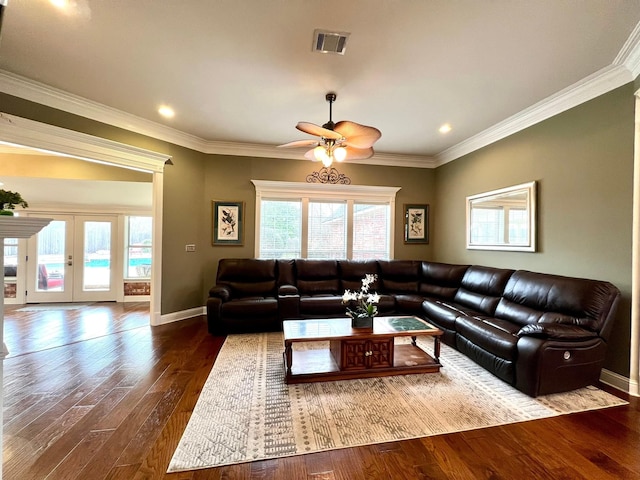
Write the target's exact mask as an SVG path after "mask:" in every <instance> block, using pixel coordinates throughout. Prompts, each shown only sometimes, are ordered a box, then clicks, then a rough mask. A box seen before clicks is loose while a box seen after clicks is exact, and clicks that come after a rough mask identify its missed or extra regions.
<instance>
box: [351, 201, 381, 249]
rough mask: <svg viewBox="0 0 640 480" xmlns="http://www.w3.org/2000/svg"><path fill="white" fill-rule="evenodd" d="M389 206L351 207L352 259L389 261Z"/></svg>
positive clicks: (361, 205)
mask: <svg viewBox="0 0 640 480" xmlns="http://www.w3.org/2000/svg"><path fill="white" fill-rule="evenodd" d="M389 211H390V209H389V205H388V204H387V205H383V204H373V205H367V204H363V203H356V204H355V205H354V206H353V257H352V258H353V259H354V260H368V259H381V260H388V259H389V243H390V242H389V231H390V229H389V216H390V215H389Z"/></svg>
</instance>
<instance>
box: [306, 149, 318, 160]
mask: <svg viewBox="0 0 640 480" xmlns="http://www.w3.org/2000/svg"><path fill="white" fill-rule="evenodd" d="M313 150H314V149H313V148H312V149H311V150H307V151H306V152H305V154H304V158H306V159H307V160H311V161H312V162H317V161H318V159H317V158H316V156H315V155H314V154H313Z"/></svg>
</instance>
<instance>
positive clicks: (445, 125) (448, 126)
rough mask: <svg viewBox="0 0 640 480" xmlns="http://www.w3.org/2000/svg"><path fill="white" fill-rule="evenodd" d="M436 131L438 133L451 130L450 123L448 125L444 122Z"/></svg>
mask: <svg viewBox="0 0 640 480" xmlns="http://www.w3.org/2000/svg"><path fill="white" fill-rule="evenodd" d="M438 131H439V132H440V133H449V132H450V131H451V125H449V124H448V123H445V124H444V125H442V126H441V127H440V128H439V129H438Z"/></svg>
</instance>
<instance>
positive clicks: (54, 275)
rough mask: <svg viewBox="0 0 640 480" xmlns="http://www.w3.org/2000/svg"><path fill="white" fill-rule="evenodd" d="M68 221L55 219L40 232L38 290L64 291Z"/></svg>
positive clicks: (36, 286) (36, 287)
mask: <svg viewBox="0 0 640 480" xmlns="http://www.w3.org/2000/svg"><path fill="white" fill-rule="evenodd" d="M65 246H66V222H65V221H64V220H53V221H52V222H51V223H49V225H47V226H46V227H44V228H43V229H42V230H41V231H40V233H39V234H38V257H37V259H36V261H37V262H38V275H37V281H36V285H35V289H36V291H38V292H63V291H64V265H65V262H66V259H65Z"/></svg>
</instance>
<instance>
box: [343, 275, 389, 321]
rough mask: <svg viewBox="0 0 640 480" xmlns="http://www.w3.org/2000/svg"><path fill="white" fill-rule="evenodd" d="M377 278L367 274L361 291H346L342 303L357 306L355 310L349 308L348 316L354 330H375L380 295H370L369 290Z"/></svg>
mask: <svg viewBox="0 0 640 480" xmlns="http://www.w3.org/2000/svg"><path fill="white" fill-rule="evenodd" d="M377 278H378V276H377V275H375V274H372V273H367V274H366V275H365V277H364V278H363V279H362V287H360V290H359V291H357V292H355V291H353V292H352V291H351V290H345V292H344V295H342V303H348V304H350V305H354V304H355V306H354V307H353V308H350V307H347V315H349V316H350V317H351V326H352V327H353V328H373V317H375V316H376V315H377V314H378V307H377V306H376V304H377V303H378V302H379V301H380V295H378V294H377V293H369V288H370V287H371V284H372V283H373V282H375V281H376V279H377Z"/></svg>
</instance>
